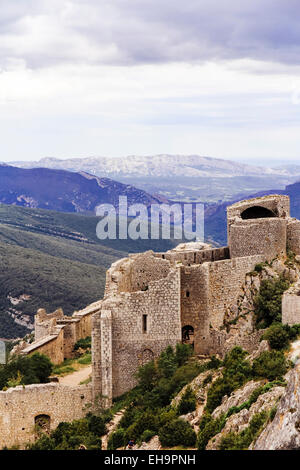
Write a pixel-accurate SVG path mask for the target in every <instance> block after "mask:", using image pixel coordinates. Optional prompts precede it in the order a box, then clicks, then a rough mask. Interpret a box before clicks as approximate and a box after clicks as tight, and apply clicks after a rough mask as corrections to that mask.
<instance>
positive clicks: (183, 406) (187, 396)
mask: <svg viewBox="0 0 300 470" xmlns="http://www.w3.org/2000/svg"><path fill="white" fill-rule="evenodd" d="M195 409H196V396H195V393H194V392H193V390H192V389H191V387H187V389H186V391H185V392H184V394H183V395H182V397H181V400H180V402H179V405H178V408H177V410H178V414H180V415H186V414H187V413H191V412H192V411H194V410H195Z"/></svg>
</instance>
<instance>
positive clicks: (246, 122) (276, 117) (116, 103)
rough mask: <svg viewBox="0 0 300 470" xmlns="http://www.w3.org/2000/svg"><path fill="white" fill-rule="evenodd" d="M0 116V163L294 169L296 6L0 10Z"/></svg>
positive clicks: (291, 2)
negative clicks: (166, 157)
mask: <svg viewBox="0 0 300 470" xmlns="http://www.w3.org/2000/svg"><path fill="white" fill-rule="evenodd" d="M0 106H1V113H0V120H1V121H0V125H1V134H0V137H1V140H0V148H1V152H0V161H12V160H25V159H26V160H31V159H39V158H42V157H45V156H55V157H58V158H68V157H86V156H122V155H129V154H139V155H152V154H157V153H174V154H200V155H208V156H214V157H220V158H231V159H236V160H238V159H240V160H247V161H248V162H251V161H253V162H255V163H257V162H258V161H264V160H265V159H268V158H270V159H273V160H276V159H278V160H279V159H283V158H286V159H288V160H297V159H299V156H300V132H299V124H300V3H299V0H251V1H248V2H246V1H244V0H187V1H185V2H184V1H182V0H108V1H105V0H68V1H65V0H0ZM299 161H300V159H299Z"/></svg>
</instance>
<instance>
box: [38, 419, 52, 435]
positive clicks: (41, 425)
mask: <svg viewBox="0 0 300 470" xmlns="http://www.w3.org/2000/svg"><path fill="white" fill-rule="evenodd" d="M50 421H51V420H50V416H49V415H37V416H36V417H35V418H34V428H35V433H36V435H37V437H39V436H40V435H41V434H48V435H49V434H50Z"/></svg>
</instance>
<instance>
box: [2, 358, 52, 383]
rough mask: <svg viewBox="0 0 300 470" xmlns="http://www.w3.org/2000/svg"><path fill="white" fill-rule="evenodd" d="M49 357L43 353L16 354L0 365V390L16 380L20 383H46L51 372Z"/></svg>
mask: <svg viewBox="0 0 300 470" xmlns="http://www.w3.org/2000/svg"><path fill="white" fill-rule="evenodd" d="M52 368H53V366H52V364H51V361H50V359H49V358H48V357H47V356H44V355H43V354H39V353H35V354H33V355H32V356H25V357H24V356H17V357H15V358H14V359H13V360H12V361H10V362H9V363H8V364H6V365H4V366H2V367H0V390H2V389H3V388H4V387H6V386H7V385H8V384H9V383H11V384H13V383H16V382H15V381H18V382H19V383H20V384H23V385H29V384H34V383H46V382H48V380H49V376H50V375H51V373H52Z"/></svg>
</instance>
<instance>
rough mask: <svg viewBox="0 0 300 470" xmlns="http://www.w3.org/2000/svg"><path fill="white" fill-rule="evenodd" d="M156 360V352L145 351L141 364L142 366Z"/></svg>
mask: <svg viewBox="0 0 300 470" xmlns="http://www.w3.org/2000/svg"><path fill="white" fill-rule="evenodd" d="M153 359H154V352H153V351H151V349H144V351H143V352H142V359H141V363H142V365H144V364H147V362H150V361H153Z"/></svg>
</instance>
